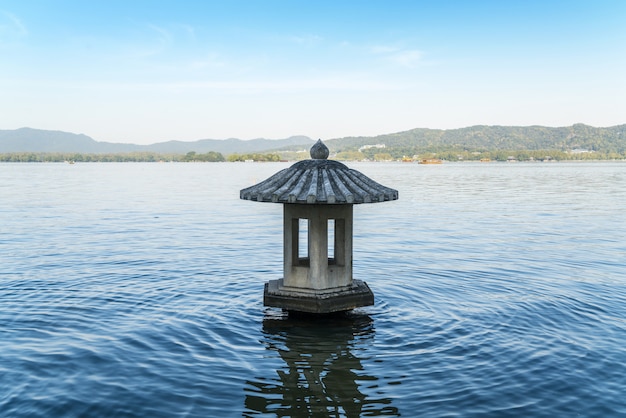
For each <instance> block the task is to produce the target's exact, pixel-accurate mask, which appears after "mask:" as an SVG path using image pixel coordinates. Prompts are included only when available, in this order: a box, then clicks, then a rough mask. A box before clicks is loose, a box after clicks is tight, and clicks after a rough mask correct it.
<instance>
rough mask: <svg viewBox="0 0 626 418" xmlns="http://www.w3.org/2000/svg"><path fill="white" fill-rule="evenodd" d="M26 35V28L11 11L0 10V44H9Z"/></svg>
mask: <svg viewBox="0 0 626 418" xmlns="http://www.w3.org/2000/svg"><path fill="white" fill-rule="evenodd" d="M27 35H28V29H26V26H25V25H24V24H23V23H22V21H21V20H20V19H19V18H18V17H17V16H15V15H14V14H13V13H11V12H8V11H5V10H0V46H2V45H9V44H11V43H13V42H16V41H19V40H20V39H22V38H24V37H26V36H27Z"/></svg>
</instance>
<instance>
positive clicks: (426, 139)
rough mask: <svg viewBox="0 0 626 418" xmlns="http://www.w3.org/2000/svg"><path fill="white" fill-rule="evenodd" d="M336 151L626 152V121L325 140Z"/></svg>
mask: <svg viewBox="0 0 626 418" xmlns="http://www.w3.org/2000/svg"><path fill="white" fill-rule="evenodd" d="M326 144H327V145H328V147H329V148H330V149H331V151H333V152H342V151H354V150H356V149H358V148H359V147H362V146H364V145H376V144H385V149H386V150H389V149H391V150H395V151H396V152H398V151H401V152H402V153H404V154H405V155H412V154H417V153H420V152H427V151H435V152H436V151H440V150H445V149H457V150H469V151H495V150H558V151H568V150H574V149H586V150H590V151H597V152H605V153H610V152H614V153H620V154H623V153H624V152H626V125H618V126H613V127H609V128H594V127H593V126H588V125H583V124H575V125H573V126H569V127H561V128H550V127H545V126H484V125H479V126H471V127H468V128H461V129H448V130H443V129H424V128H418V129H412V130H410V131H404V132H398V133H393V134H387V135H379V136H375V137H346V138H338V139H333V140H329V141H326Z"/></svg>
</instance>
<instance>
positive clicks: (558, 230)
mask: <svg viewBox="0 0 626 418" xmlns="http://www.w3.org/2000/svg"><path fill="white" fill-rule="evenodd" d="M349 165H350V166H351V167H353V168H356V169H358V170H360V171H361V172H363V173H364V174H366V175H368V176H369V177H371V178H373V179H375V180H376V181H378V182H380V183H382V184H384V185H387V186H390V187H394V188H396V189H398V190H399V193H400V199H399V200H398V201H395V202H385V203H380V204H371V205H367V204H364V205H357V206H356V207H355V211H354V276H355V278H358V279H361V280H365V281H366V282H367V283H368V284H369V286H370V288H371V289H372V290H373V292H374V294H375V297H376V304H375V306H372V307H368V308H363V309H358V310H355V311H353V312H351V313H350V314H348V315H345V316H342V317H335V318H322V319H319V320H310V319H308V318H294V317H289V316H288V315H286V314H284V313H283V312H282V311H280V310H278V309H273V308H265V307H263V304H262V296H263V285H264V283H265V282H266V281H268V280H274V279H277V278H280V277H281V273H282V208H281V205H279V204H271V203H258V202H249V201H243V200H240V199H239V190H240V189H242V188H244V187H248V186H250V185H252V184H254V183H256V182H259V181H261V180H263V179H265V178H267V177H269V176H270V175H271V174H273V173H275V172H277V171H278V170H280V169H282V168H285V167H287V166H288V164H285V163H267V164H245V163H240V164H236V163H205V164H175V163H163V164H158V163H153V164H135V163H126V164H117V163H106V164H99V163H91V164H74V165H69V164H0V416H2V417H231V416H232V417H241V416H269V417H273V416H280V417H287V416H288V417H309V416H315V417H318V416H319V417H324V416H331V417H359V416H405V417H417V416H419V417H446V416H462V417H472V416H480V417H484V416H493V417H507V416H511V417H519V416H527V417H530V416H532V417H555V416H559V417H565V416H568V417H569V416H581V417H611V416H626V163H624V162H607V163H517V164H507V163H490V164H484V163H482V164H481V163H454V164H443V165H439V166H426V165H417V164H406V163H405V164H402V163H394V164H391V163H390V164H374V163H351V164H349Z"/></svg>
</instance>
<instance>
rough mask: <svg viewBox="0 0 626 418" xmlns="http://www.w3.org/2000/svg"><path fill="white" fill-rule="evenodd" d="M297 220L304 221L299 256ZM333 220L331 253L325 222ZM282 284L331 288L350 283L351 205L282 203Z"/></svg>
mask: <svg viewBox="0 0 626 418" xmlns="http://www.w3.org/2000/svg"><path fill="white" fill-rule="evenodd" d="M300 219H306V220H307V222H308V226H309V227H308V239H307V242H308V244H307V245H308V248H307V254H306V257H300V256H299V252H300V251H299V250H300V249H299V235H300ZM331 219H332V220H334V234H333V235H334V243H333V249H334V251H333V254H329V252H328V247H329V246H328V223H329V222H328V221H329V220H331ZM283 220H284V240H283V241H284V267H283V286H284V287H285V288H291V289H293V290H297V291H303V292H307V291H318V292H319V291H325V290H328V291H331V292H336V291H337V289H338V288H343V287H348V286H351V285H352V205H349V204H345V205H343V204H342V205H315V204H314V205H295V204H285V205H284V219H283Z"/></svg>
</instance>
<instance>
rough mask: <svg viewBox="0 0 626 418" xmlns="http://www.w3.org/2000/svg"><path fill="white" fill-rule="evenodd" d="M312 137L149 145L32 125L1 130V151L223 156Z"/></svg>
mask: <svg viewBox="0 0 626 418" xmlns="http://www.w3.org/2000/svg"><path fill="white" fill-rule="evenodd" d="M312 144H313V140H312V139H311V138H308V137H306V136H292V137H290V138H286V139H276V140H273V139H264V138H259V139H251V140H247V141H244V140H241V139H235V138H231V139H225V140H219V139H201V140H198V141H192V142H183V141H168V142H161V143H156V144H152V145H136V144H117V143H112V142H97V141H95V140H94V139H93V138H91V137H89V136H87V135H84V134H74V133H70V132H62V131H46V130H40V129H32V128H20V129H15V130H0V153H13V152H59V153H68V152H75V153H85V154H104V153H128V152H155V153H163V154H168V153H169V154H186V153H188V152H190V151H195V152H197V153H206V152H210V151H214V152H219V153H222V154H224V155H228V154H233V153H253V152H263V151H267V150H274V149H280V148H284V147H290V146H298V147H300V148H305V147H309V146H311V145H312Z"/></svg>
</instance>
